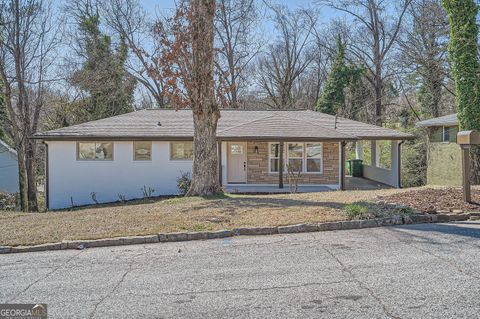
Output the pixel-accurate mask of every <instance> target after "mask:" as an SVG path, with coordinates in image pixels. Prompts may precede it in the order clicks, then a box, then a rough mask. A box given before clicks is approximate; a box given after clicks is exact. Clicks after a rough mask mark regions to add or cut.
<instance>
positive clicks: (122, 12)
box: [100, 0, 166, 107]
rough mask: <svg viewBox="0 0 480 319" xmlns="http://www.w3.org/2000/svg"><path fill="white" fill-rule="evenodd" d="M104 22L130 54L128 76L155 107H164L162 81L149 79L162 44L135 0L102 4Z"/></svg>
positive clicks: (109, 1)
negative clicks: (142, 87) (125, 45)
mask: <svg viewBox="0 0 480 319" xmlns="http://www.w3.org/2000/svg"><path fill="white" fill-rule="evenodd" d="M100 5H101V7H102V9H103V11H104V15H105V20H106V23H107V25H109V26H110V27H111V28H112V29H113V30H114V31H115V33H117V34H118V35H119V36H120V37H121V38H123V39H124V40H125V41H126V42H127V44H128V47H129V48H130V50H131V52H132V53H133V57H132V58H131V59H129V63H128V65H127V66H128V70H129V72H130V73H131V74H132V75H133V76H134V77H135V78H136V79H137V81H138V82H139V83H141V84H142V85H143V86H144V87H145V88H146V89H147V90H148V92H149V93H150V94H151V95H152V97H153V98H154V99H155V101H156V104H157V106H158V107H164V106H165V104H166V101H165V98H164V94H163V88H164V83H163V78H162V77H159V76H158V74H156V75H155V76H152V73H151V72H149V70H150V69H159V68H160V66H159V61H160V57H159V54H160V53H161V50H162V48H161V44H160V39H159V37H158V36H156V35H155V32H154V23H153V22H149V18H148V17H147V14H146V12H145V10H144V9H143V8H142V7H141V5H140V4H139V2H138V1H137V0H107V1H103V2H101V4H100Z"/></svg>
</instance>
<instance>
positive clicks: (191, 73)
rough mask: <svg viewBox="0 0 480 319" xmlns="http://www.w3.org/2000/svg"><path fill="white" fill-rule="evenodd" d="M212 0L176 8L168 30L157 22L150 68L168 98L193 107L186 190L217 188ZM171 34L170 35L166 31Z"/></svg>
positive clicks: (194, 192)
mask: <svg viewBox="0 0 480 319" xmlns="http://www.w3.org/2000/svg"><path fill="white" fill-rule="evenodd" d="M214 16H215V1H214V0H209V1H204V0H191V1H189V2H188V3H182V4H180V6H179V7H178V8H177V12H176V14H175V17H174V18H173V19H172V21H171V23H170V28H171V31H172V32H165V30H164V26H162V24H159V25H157V30H158V34H159V36H160V37H161V38H162V42H161V43H162V45H163V47H164V50H163V51H162V55H161V56H162V61H161V69H159V70H151V71H152V73H153V74H156V73H158V74H160V76H162V77H163V78H165V79H166V80H165V84H166V86H165V87H166V89H165V92H166V93H167V95H168V97H169V99H171V101H172V103H173V104H174V105H175V106H176V107H178V108H180V107H190V108H191V109H192V113H193V126H194V134H193V143H194V156H193V170H192V184H191V186H190V190H189V191H188V193H187V195H190V196H193V195H199V196H205V195H212V194H218V193H221V192H222V189H221V187H220V183H219V179H218V177H219V171H218V158H217V136H216V130H217V123H218V119H219V118H220V108H219V101H217V97H220V99H221V100H222V101H223V98H222V96H223V95H222V94H219V91H218V90H220V89H221V88H220V87H219V86H217V85H216V84H215V81H214V45H213V44H214ZM169 34H172V35H173V36H169Z"/></svg>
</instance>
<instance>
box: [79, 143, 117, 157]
mask: <svg viewBox="0 0 480 319" xmlns="http://www.w3.org/2000/svg"><path fill="white" fill-rule="evenodd" d="M101 143H111V144H112V159H105V158H104V159H100V158H80V144H94V145H95V150H96V149H97V144H101ZM76 149H77V161H78V162H113V160H114V159H115V142H114V141H78V142H77V145H76Z"/></svg>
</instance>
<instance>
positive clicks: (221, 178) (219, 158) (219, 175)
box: [217, 141, 223, 187]
mask: <svg viewBox="0 0 480 319" xmlns="http://www.w3.org/2000/svg"><path fill="white" fill-rule="evenodd" d="M217 154H218V183H219V184H220V187H221V186H222V183H223V176H222V141H218V142H217Z"/></svg>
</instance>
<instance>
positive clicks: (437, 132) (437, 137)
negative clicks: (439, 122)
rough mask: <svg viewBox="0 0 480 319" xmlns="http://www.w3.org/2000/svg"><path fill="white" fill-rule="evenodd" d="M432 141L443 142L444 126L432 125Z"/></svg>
mask: <svg viewBox="0 0 480 319" xmlns="http://www.w3.org/2000/svg"><path fill="white" fill-rule="evenodd" d="M430 142H432V143H436V142H443V127H441V126H440V127H432V128H431V131H430Z"/></svg>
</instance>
